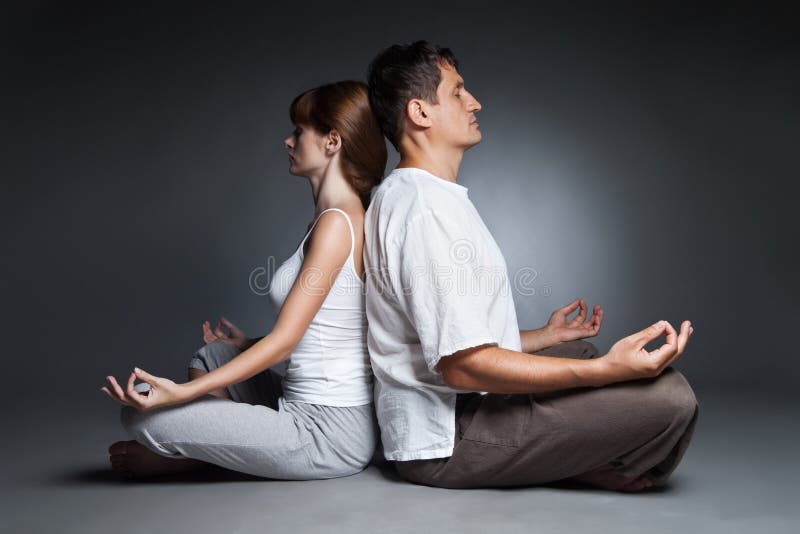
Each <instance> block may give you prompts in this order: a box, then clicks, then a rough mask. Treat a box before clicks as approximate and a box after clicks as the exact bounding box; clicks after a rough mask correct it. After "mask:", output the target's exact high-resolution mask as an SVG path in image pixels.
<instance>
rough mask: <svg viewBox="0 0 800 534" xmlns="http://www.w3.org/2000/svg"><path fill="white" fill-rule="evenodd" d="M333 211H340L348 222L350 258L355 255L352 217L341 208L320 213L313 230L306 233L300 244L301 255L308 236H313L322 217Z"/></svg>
mask: <svg viewBox="0 0 800 534" xmlns="http://www.w3.org/2000/svg"><path fill="white" fill-rule="evenodd" d="M332 210H335V211H338V212H339V213H341V214H342V215H344V218H345V220H346V221H347V226H348V227H349V228H350V256H352V255H353V252H355V247H356V233H355V231H354V230H353V223H352V222H351V221H350V216H349V215H347V213H346V212H345V211H344V210H340V209H339V208H328V209H325V210H322V211H321V212H320V213H319V215H317V218H316V219H314V223H313V224H312V225H311V228H309V229H308V232H307V233H306V236H305V237H304V238H303V240H302V241H301V242H300V247H299V249H300V253H301V254H302V251H303V245H304V244H305V242H306V239H308V236H310V235H311V232H312V231H313V230H314V227H315V226H317V223H318V222H319V219H320V217H322V214H323V213H325V212H326V211H332Z"/></svg>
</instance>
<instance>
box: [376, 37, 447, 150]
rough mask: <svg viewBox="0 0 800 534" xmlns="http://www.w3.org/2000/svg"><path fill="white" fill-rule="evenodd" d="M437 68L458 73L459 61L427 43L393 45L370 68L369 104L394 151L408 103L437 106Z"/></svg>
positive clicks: (438, 76) (439, 74) (398, 141)
mask: <svg viewBox="0 0 800 534" xmlns="http://www.w3.org/2000/svg"><path fill="white" fill-rule="evenodd" d="M439 65H450V66H451V67H453V68H455V69H458V60H457V59H456V57H455V55H453V52H452V51H451V50H450V49H449V48H442V47H440V46H437V45H432V44H430V43H429V42H428V41H416V42H413V43H411V44H408V45H397V44H396V45H392V46H390V47H389V48H386V49H384V50H383V51H381V52H380V53H379V54H378V55H377V56H376V57H375V59H373V60H372V63H370V64H369V69H368V70H367V82H368V83H369V103H370V106H372V111H373V113H375V116H376V117H377V118H378V122H379V123H380V125H381V130H383V134H384V135H385V136H386V137H387V138H388V139H389V141H390V142H391V143H392V145H393V146H394V148H395V149H396V150H399V149H400V148H399V144H400V137H401V136H402V135H403V118H404V117H405V113H406V105H407V104H408V101H409V100H411V99H413V98H419V99H422V100H426V101H428V102H430V103H431V104H438V103H439V99H438V98H437V96H436V89H437V87H439V83H440V82H441V81H442V76H441V72H440V71H439Z"/></svg>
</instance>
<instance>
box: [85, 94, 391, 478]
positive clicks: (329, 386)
mask: <svg viewBox="0 0 800 534" xmlns="http://www.w3.org/2000/svg"><path fill="white" fill-rule="evenodd" d="M290 117H291V120H292V123H293V124H294V125H295V129H294V131H293V132H292V133H291V135H290V136H289V137H288V138H286V139H285V141H284V143H285V146H286V149H287V150H288V152H289V164H290V166H289V172H290V173H291V174H293V175H297V176H305V177H306V178H308V181H309V182H310V185H311V193H312V195H313V199H314V207H315V217H314V219H313V221H312V222H311V224H310V225H309V228H308V229H307V230H308V231H307V233H306V235H305V237H304V238H303V239H302V241H301V242H300V244H299V245H298V247H297V250H296V251H295V252H294V254H292V255H291V256H290V257H289V259H287V260H286V261H285V262H284V263H283V264H282V265H281V266H280V267H279V268H278V269H277V271H276V272H275V273H274V275H273V277H272V280H271V283H270V296H271V298H272V300H273V303H274V304H275V306H276V307H277V308H278V309H279V315H278V318H277V321H276V322H275V326H274V328H273V329H272V331H271V332H270V333H269V334H268V335H266V336H264V337H262V338H257V339H252V340H251V339H248V338H247V337H246V336H245V334H244V333H243V332H242V331H241V330H240V329H239V328H238V327H236V325H234V324H232V323H231V322H229V321H227V319H222V323H223V324H224V325H225V326H226V327H227V328H228V329H229V333H225V332H224V331H223V329H222V324H218V325H217V327H216V329H215V330H214V331H212V330H211V327H210V324H209V323H207V322H206V323H204V324H203V330H204V339H205V341H206V342H207V344H206V345H205V346H204V347H202V348H200V349H199V350H198V351H197V352H196V353H195V354H194V357H192V358H191V359H190V361H189V365H188V366H189V377H188V378H189V380H188V381H187V382H185V383H175V382H173V381H172V380H169V379H167V378H161V377H158V376H153V375H151V374H149V373H147V372H145V371H143V370H141V369H134V372H133V373H131V375H130V376H129V377H128V381H127V387H125V386H123V385H121V384H119V383H117V381H116V380H115V379H114V377H112V376H109V377H107V379H108V381H109V383H110V384H109V385H108V386H106V387H103V388H101V389H102V391H104V392H105V393H106V394H108V395H109V396H110V397H111V398H112V399H114V400H116V401H118V402H120V403H121V404H124V405H125V406H123V407H122V411H121V420H122V425H123V427H124V428H125V430H126V431H127V432H128V433H129V435H130V436H131V437H133V438H135V439H134V440H131V441H120V442H116V443H114V444H113V445H111V447H110V449H109V452H110V454H111V465H112V467H113V468H114V469H115V470H117V471H119V472H121V473H123V474H125V475H126V476H128V477H132V478H143V477H149V476H153V475H161V474H166V473H174V472H176V471H188V470H194V469H198V468H203V467H207V466H208V465H209V464H214V465H217V466H221V467H224V468H227V469H231V470H235V471H240V472H243V473H248V474H251V475H256V476H262V477H267V478H277V479H296V480H303V479H318V478H333V477H341V476H347V475H352V474H354V473H358V472H359V471H361V470H362V469H364V467H366V465H367V464H368V463H369V461H370V459H371V458H372V456H373V453H374V451H375V446H376V443H377V439H378V427H377V421H376V420H375V415H374V409H373V404H372V373H371V370H370V364H369V355H368V353H367V347H366V326H367V323H366V316H365V309H364V307H365V301H364V298H365V295H364V280H363V278H364V265H363V259H362V250H363V220H364V210H365V209H366V207H367V205H368V203H369V195H370V191H371V189H372V187H373V186H374V185H375V184H377V183H378V182H380V180H381V178H382V176H383V173H384V170H385V165H386V146H385V143H384V140H383V136H382V135H381V131H380V127H379V125H378V123H377V121H376V119H375V117H374V115H373V114H372V112H371V111H370V107H369V101H368V98H367V86H366V84H364V83H362V82H355V81H343V82H338V83H332V84H328V85H324V86H321V87H317V88H315V89H311V90H309V91H307V92H305V93H303V94H301V95H299V96H298V97H297V98H295V99H294V101H293V102H292V104H291V107H290ZM287 358H290V362H289V365H288V368H287V371H286V375H285V377H283V378H282V377H281V375H279V374H277V373H275V372H274V371H272V370H270V369H269V368H270V367H272V366H274V365H275V364H277V363H279V362H281V361H282V360H286V359H287ZM137 378H138V379H139V380H141V381H142V383H140V384H137V385H135V386H134V382H135V380H136V379H137Z"/></svg>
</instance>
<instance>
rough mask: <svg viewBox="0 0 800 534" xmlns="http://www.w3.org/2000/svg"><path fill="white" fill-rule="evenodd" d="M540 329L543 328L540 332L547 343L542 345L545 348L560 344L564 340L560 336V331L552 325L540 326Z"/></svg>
mask: <svg viewBox="0 0 800 534" xmlns="http://www.w3.org/2000/svg"><path fill="white" fill-rule="evenodd" d="M540 330H541V334H540V335H541V339H542V341H543V342H544V343H545V345H544V346H543V347H542V348H543V349H544V348H548V347H552V346H554V345H558V344H559V343H561V342H562V341H563V340H562V339H561V338H560V337H559V335H558V333H557V332H556V331H555V330H554V329H553V328H552V327H551V326H550V325H545V326H543V327H542V328H540Z"/></svg>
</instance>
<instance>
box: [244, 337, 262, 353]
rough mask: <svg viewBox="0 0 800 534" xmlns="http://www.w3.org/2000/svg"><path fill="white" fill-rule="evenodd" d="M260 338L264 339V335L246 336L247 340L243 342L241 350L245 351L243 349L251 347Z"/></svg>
mask: <svg viewBox="0 0 800 534" xmlns="http://www.w3.org/2000/svg"><path fill="white" fill-rule="evenodd" d="M262 339H264V336H260V337H249V338H247V340H246V341H245V342H244V346H243V347H242V350H243V351H245V350H247V349H249V348H250V347H252V346H253V345H255V344H256V343H258V342H259V341H261V340H262Z"/></svg>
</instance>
